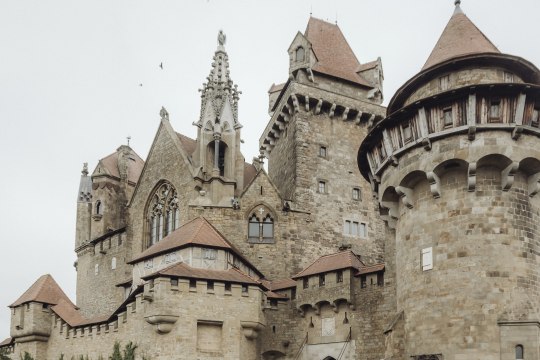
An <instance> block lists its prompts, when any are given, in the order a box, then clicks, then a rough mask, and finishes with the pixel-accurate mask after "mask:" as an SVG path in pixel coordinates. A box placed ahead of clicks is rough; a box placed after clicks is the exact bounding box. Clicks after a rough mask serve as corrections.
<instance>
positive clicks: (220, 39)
mask: <svg viewBox="0 0 540 360" xmlns="http://www.w3.org/2000/svg"><path fill="white" fill-rule="evenodd" d="M217 41H218V45H219V46H223V45H225V42H226V41H227V36H225V33H224V32H223V30H219V34H218V37H217Z"/></svg>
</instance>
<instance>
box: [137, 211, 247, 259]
mask: <svg viewBox="0 0 540 360" xmlns="http://www.w3.org/2000/svg"><path fill="white" fill-rule="evenodd" d="M189 245H199V246H201V247H211V248H219V249H227V250H231V251H232V252H233V253H235V254H236V255H238V256H239V257H241V258H242V259H244V257H243V256H242V254H241V252H240V250H238V249H236V247H234V245H232V244H231V243H230V242H229V241H227V239H225V237H223V235H221V233H219V231H217V230H216V229H215V228H214V227H213V226H212V225H211V224H210V223H209V222H208V221H207V220H206V219H205V218H204V217H202V216H201V217H198V218H195V219H193V220H191V221H189V222H187V223H185V224H184V225H182V226H181V227H179V228H178V229H176V230H174V231H173V232H172V233H170V234H169V235H167V236H165V237H164V238H163V239H162V240H161V241H159V242H157V243H156V244H154V245H152V246H150V247H149V248H148V249H146V250H145V251H143V252H142V253H141V254H140V255H139V256H137V257H135V258H134V259H133V260H131V261H129V263H130V264H133V263H136V262H139V261H141V260H144V259H148V258H150V257H154V256H157V255H160V254H164V253H166V252H169V251H172V250H175V249H180V248H184V247H186V246H189ZM244 260H245V261H246V262H248V261H247V260H246V259H244ZM248 263H249V262H248Z"/></svg>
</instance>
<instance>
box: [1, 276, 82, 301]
mask: <svg viewBox="0 0 540 360" xmlns="http://www.w3.org/2000/svg"><path fill="white" fill-rule="evenodd" d="M62 300H63V301H64V302H66V303H68V304H71V306H73V307H75V305H74V304H73V303H72V302H71V300H69V298H68V297H67V295H66V294H65V293H64V292H63V291H62V289H61V288H60V286H58V284H57V283H56V281H54V279H53V277H52V276H51V275H49V274H47V275H43V276H41V277H40V278H39V279H37V280H36V282H35V283H33V284H32V286H30V288H28V290H26V291H25V292H24V293H23V294H22V295H21V296H20V297H19V298H18V299H17V300H16V301H15V302H14V303H13V304H11V305H9V307H15V306H19V305H22V304H25V303H28V302H39V303H42V304H49V305H56V304H58V303H60V302H61V301H62Z"/></svg>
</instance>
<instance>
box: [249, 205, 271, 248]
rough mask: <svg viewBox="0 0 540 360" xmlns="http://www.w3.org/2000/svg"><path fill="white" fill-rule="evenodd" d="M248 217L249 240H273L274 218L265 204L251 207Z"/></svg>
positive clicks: (259, 241) (265, 241)
mask: <svg viewBox="0 0 540 360" xmlns="http://www.w3.org/2000/svg"><path fill="white" fill-rule="evenodd" d="M248 219H249V221H248V240H249V242H252V243H273V242H274V218H273V217H272V214H271V213H270V211H269V210H268V209H267V208H266V207H265V206H263V205H260V206H257V207H256V208H255V209H253V210H252V211H251V213H250V215H249V218H248Z"/></svg>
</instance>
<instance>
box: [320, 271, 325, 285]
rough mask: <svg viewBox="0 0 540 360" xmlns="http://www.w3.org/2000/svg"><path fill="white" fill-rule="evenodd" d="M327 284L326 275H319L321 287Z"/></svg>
mask: <svg viewBox="0 0 540 360" xmlns="http://www.w3.org/2000/svg"><path fill="white" fill-rule="evenodd" d="M325 283H326V276H325V274H319V286H324V284H325Z"/></svg>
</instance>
